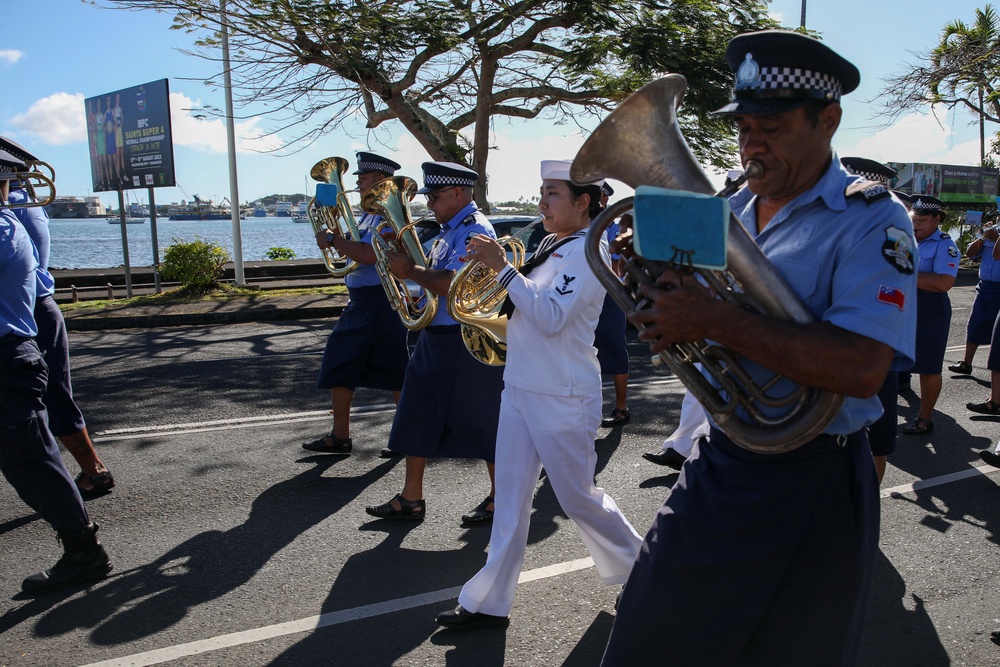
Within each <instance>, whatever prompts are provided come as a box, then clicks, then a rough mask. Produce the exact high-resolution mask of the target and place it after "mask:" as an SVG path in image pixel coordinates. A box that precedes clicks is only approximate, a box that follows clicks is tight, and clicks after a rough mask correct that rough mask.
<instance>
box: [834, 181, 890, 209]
mask: <svg viewBox="0 0 1000 667" xmlns="http://www.w3.org/2000/svg"><path fill="white" fill-rule="evenodd" d="M844 196H845V197H847V198H848V199H850V198H851V197H864V199H865V203H866V204H869V205H871V204H873V203H874V202H877V201H878V200H880V199H886V198H887V197H889V196H890V195H889V189H888V188H886V187H885V186H884V185H882V184H881V183H879V182H877V181H866V180H864V179H862V180H860V181H854V182H853V183H851V184H850V185H848V186H847V188H845V189H844Z"/></svg>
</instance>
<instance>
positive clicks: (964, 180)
mask: <svg viewBox="0 0 1000 667" xmlns="http://www.w3.org/2000/svg"><path fill="white" fill-rule="evenodd" d="M887 164H888V165H889V166H890V167H892V168H893V169H895V170H896V171H897V172H898V173H897V174H896V178H893V179H891V180H890V181H889V189H891V190H901V191H902V192H905V193H906V194H909V195H912V196H920V195H930V196H932V197H937V198H938V199H940V200H941V201H943V202H945V203H946V204H956V205H958V204H961V205H970V204H972V205H975V204H983V205H989V204H992V203H993V202H994V201H995V200H996V197H997V186H998V181H1000V170H997V169H992V168H986V167H963V166H958V165H951V164H930V163H925V162H889V163H887Z"/></svg>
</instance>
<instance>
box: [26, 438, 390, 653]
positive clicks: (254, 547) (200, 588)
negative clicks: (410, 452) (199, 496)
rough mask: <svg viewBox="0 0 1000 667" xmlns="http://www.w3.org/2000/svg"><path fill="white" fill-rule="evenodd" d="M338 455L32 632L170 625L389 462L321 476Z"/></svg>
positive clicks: (136, 634)
mask: <svg viewBox="0 0 1000 667" xmlns="http://www.w3.org/2000/svg"><path fill="white" fill-rule="evenodd" d="M343 460H344V459H343V458H341V457H333V456H316V457H309V458H307V459H305V461H307V462H309V463H312V464H313V465H312V466H311V467H310V468H309V469H308V470H307V471H305V472H303V473H301V474H298V475H296V476H295V477H292V478H291V479H288V480H285V481H282V482H279V483H277V484H275V485H273V486H271V487H270V488H269V489H267V490H266V491H264V492H263V493H261V494H260V495H259V496H258V497H257V498H256V499H255V500H254V502H253V504H252V506H251V509H250V516H249V517H248V518H247V520H246V522H245V523H244V524H242V525H240V526H236V527H235V528H232V529H230V530H226V531H218V530H210V531H205V532H203V533H200V534H198V535H196V536H194V537H192V538H191V539H189V540H187V541H186V542H183V543H182V544H179V545H178V546H176V547H174V548H173V549H171V550H170V551H168V552H167V553H165V554H163V555H162V556H161V557H160V558H158V559H156V560H155V561H153V562H152V563H149V564H148V565H143V566H141V567H137V568H134V569H132V570H129V571H126V572H124V573H121V574H118V575H117V576H114V573H113V575H112V577H111V578H110V579H108V580H107V581H106V582H105V583H103V584H100V585H98V586H96V587H95V588H94V589H93V590H92V591H91V592H90V593H89V594H87V595H85V596H83V597H81V598H78V599H74V600H72V601H70V602H67V603H65V604H61V605H58V606H55V607H54V608H52V609H51V610H50V611H48V613H47V614H45V616H44V617H43V618H42V619H41V620H39V622H38V624H37V626H36V628H35V633H36V634H37V635H38V636H40V637H52V636H57V635H61V634H64V633H67V632H69V631H71V630H74V629H77V628H93V631H92V633H91V635H90V640H91V641H92V642H94V643H95V644H98V645H102V646H116V645H122V644H128V643H130V642H135V641H137V640H139V639H142V638H143V637H148V636H151V635H153V634H156V633H157V632H161V631H163V630H165V629H167V628H169V627H171V626H172V625H174V624H175V623H177V622H178V621H180V620H181V619H183V618H184V617H185V616H186V615H187V614H188V613H189V611H190V610H191V609H193V608H194V607H197V606H198V605H201V604H204V603H206V602H209V601H211V600H215V599H217V598H219V597H221V596H224V595H226V594H227V593H229V592H231V591H233V590H235V589H237V588H238V587H240V586H242V585H243V584H245V583H246V582H247V581H249V580H250V579H251V578H252V577H253V576H254V575H255V574H256V573H257V572H258V571H259V570H260V569H261V568H263V567H264V566H265V565H266V564H267V563H268V561H269V560H270V559H271V557H272V556H274V555H275V554H276V553H278V552H279V551H280V550H281V549H283V548H285V547H286V546H288V545H289V544H290V543H291V542H292V541H293V540H295V538H296V537H298V536H299V535H301V534H302V533H303V532H305V531H307V530H309V529H310V528H312V527H313V526H315V525H317V524H319V523H320V522H322V521H323V520H325V519H327V518H328V517H330V516H331V515H333V514H335V513H336V512H337V511H339V510H340V509H341V508H343V507H344V506H346V505H347V504H349V503H350V502H352V501H353V500H354V499H355V498H356V497H357V496H358V495H359V494H360V493H361V492H362V491H364V490H365V489H367V488H368V486H369V485H371V484H372V483H373V482H375V481H376V480H378V479H379V478H380V477H382V476H383V475H385V474H386V473H388V472H389V471H390V470H391V469H392V467H393V465H394V464H395V463H396V462H395V461H386V462H385V463H383V464H381V465H379V466H376V467H375V468H373V469H372V470H370V471H368V472H366V473H365V474H363V475H360V476H358V477H353V478H344V477H337V478H332V477H324V476H323V474H324V473H325V472H326V471H327V470H329V468H330V467H331V466H333V465H335V464H337V463H339V462H340V461H343Z"/></svg>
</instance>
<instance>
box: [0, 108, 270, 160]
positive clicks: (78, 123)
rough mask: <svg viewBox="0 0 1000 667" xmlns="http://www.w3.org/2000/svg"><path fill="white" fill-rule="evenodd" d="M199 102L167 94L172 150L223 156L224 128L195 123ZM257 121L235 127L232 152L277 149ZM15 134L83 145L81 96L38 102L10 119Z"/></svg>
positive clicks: (208, 122) (56, 143) (213, 120)
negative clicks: (177, 149)
mask: <svg viewBox="0 0 1000 667" xmlns="http://www.w3.org/2000/svg"><path fill="white" fill-rule="evenodd" d="M200 104H201V102H200V101H197V100H192V99H191V98H189V97H187V96H186V95H184V94H183V93H171V94H170V122H171V126H172V128H173V138H174V145H175V146H186V147H189V148H194V149H196V150H201V151H205V152H207V153H223V154H225V153H226V125H225V123H224V122H223V121H222V120H221V119H218V118H207V119H204V120H202V119H198V118H195V117H194V116H192V115H191V111H190V110H191V109H192V108H195V107H198V106H200ZM259 121H260V119H258V118H251V119H249V120H245V121H237V123H236V150H237V152H244V151H266V150H272V149H275V148H280V147H281V145H282V142H281V140H280V139H278V138H277V137H273V136H267V137H266V136H264V134H265V130H264V129H263V128H261V127H260V126H259ZM9 122H10V124H11V125H12V126H14V127H15V128H17V129H18V130H19V131H21V132H24V133H26V134H30V135H33V136H34V137H35V138H37V139H38V140H39V141H41V142H42V143H45V144H48V145H50V146H61V145H65V144H72V143H77V142H80V143H83V142H86V141H87V124H86V115H85V113H84V96H83V93H55V94H53V95H49V96H48V97H43V98H42V99H40V100H38V101H37V102H35V103H34V104H32V105H31V106H30V107H28V110H27V111H25V112H24V113H22V114H18V115H17V116H14V117H13V118H11V119H10V121H9Z"/></svg>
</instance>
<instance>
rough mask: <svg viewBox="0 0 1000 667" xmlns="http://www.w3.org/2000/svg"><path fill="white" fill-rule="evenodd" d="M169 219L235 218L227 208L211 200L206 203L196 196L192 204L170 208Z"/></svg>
mask: <svg viewBox="0 0 1000 667" xmlns="http://www.w3.org/2000/svg"><path fill="white" fill-rule="evenodd" d="M167 217H169V218H170V219H171V220H229V219H230V218H232V217H233V212H232V209H230V208H229V207H227V206H218V205H216V204H215V202H213V201H211V200H208V201H206V200H204V199H201V198H200V197H198V195H195V196H194V202H193V203H191V204H181V205H179V206H171V207H170V208H168V209H167Z"/></svg>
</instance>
